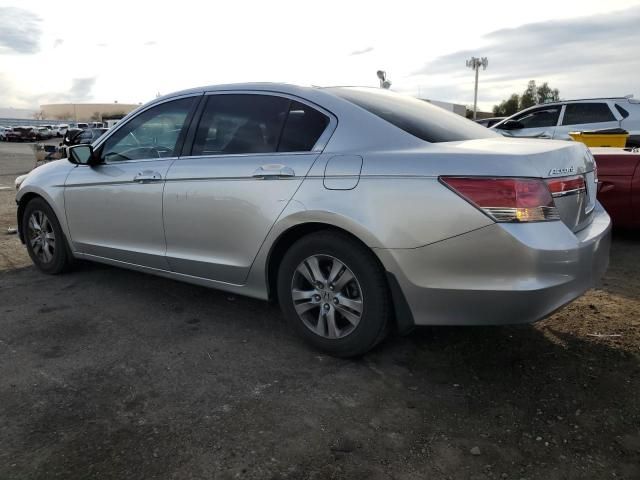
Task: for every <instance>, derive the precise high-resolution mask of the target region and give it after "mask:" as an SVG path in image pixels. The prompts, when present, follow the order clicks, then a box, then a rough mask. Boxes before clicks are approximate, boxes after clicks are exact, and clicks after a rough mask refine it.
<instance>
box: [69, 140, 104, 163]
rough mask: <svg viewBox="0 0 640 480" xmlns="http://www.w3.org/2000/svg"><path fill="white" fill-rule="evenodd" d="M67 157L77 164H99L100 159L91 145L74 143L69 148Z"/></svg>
mask: <svg viewBox="0 0 640 480" xmlns="http://www.w3.org/2000/svg"><path fill="white" fill-rule="evenodd" d="M67 157H68V159H69V161H70V162H71V163H75V164H76V165H90V166H91V165H97V164H98V163H100V160H99V159H98V158H96V156H95V155H94V153H93V147H92V146H91V145H74V146H72V147H69V148H68V149H67Z"/></svg>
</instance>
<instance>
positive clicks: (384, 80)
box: [376, 70, 391, 89]
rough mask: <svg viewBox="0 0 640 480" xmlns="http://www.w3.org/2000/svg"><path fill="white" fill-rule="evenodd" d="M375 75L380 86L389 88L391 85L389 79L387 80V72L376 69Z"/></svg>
mask: <svg viewBox="0 0 640 480" xmlns="http://www.w3.org/2000/svg"><path fill="white" fill-rule="evenodd" d="M376 75H377V76H378V80H380V88H386V89H389V87H391V80H387V72H385V71H384V70H378V71H377V72H376Z"/></svg>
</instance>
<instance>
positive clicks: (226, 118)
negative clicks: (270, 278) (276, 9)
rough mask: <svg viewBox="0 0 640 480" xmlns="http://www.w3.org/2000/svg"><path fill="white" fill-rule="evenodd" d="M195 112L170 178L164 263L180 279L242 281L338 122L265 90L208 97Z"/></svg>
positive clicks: (315, 109)
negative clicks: (187, 140) (189, 143)
mask: <svg viewBox="0 0 640 480" xmlns="http://www.w3.org/2000/svg"><path fill="white" fill-rule="evenodd" d="M199 115H200V120H199V123H198V125H197V127H196V128H194V130H193V131H192V132H190V134H189V137H191V136H193V139H194V140H193V144H192V146H191V147H190V148H187V151H186V152H183V156H182V157H181V158H180V159H178V160H177V161H176V162H175V163H174V164H173V165H172V166H171V168H170V169H169V172H168V174H167V183H166V187H165V192H164V223H165V234H166V239H167V260H168V262H169V265H170V266H171V269H172V270H174V271H176V272H179V273H182V274H186V275H192V276H196V277H201V278H207V279H211V280H217V281H221V282H226V283H232V284H242V283H244V281H245V279H246V277H247V275H248V273H249V269H250V267H251V264H252V263H253V260H254V258H255V256H256V254H257V252H258V250H259V248H260V246H261V245H262V242H263V241H264V239H265V238H266V236H267V234H268V232H269V230H270V229H271V227H272V226H273V224H274V223H275V221H276V219H277V218H278V216H279V215H280V213H281V212H282V210H283V209H284V208H285V207H286V205H287V203H288V202H289V200H290V199H291V197H292V196H293V194H294V193H295V191H296V190H297V189H298V187H299V186H300V183H301V182H302V181H303V179H304V177H305V176H306V174H307V172H308V171H309V169H310V168H311V166H312V164H313V162H314V161H315V159H316V158H317V156H318V155H319V154H320V152H321V151H322V148H323V147H324V145H325V144H326V142H327V140H328V138H329V136H330V135H331V132H332V131H333V128H335V125H336V120H335V118H334V117H333V116H332V115H330V114H329V113H328V112H325V111H323V110H321V109H320V108H318V107H316V106H312V105H310V104H307V103H305V102H304V101H302V100H299V99H294V98H292V97H287V96H285V95H279V94H272V93H265V92H246V93H230V92H220V93H212V94H209V95H208V96H207V98H206V103H204V102H203V108H202V111H201V113H200V114H199Z"/></svg>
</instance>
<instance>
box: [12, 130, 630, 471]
mask: <svg viewBox="0 0 640 480" xmlns="http://www.w3.org/2000/svg"><path fill="white" fill-rule="evenodd" d="M32 162H33V158H32V154H31V153H30V151H29V149H28V146H27V145H16V144H6V143H5V144H0V185H4V186H12V184H13V179H14V178H15V176H16V175H17V174H20V173H23V172H26V171H27V170H28V169H29V167H30V166H31V164H32ZM0 188H1V187H0ZM13 198H14V192H13V190H12V189H8V190H1V189H0V378H1V379H2V381H1V382H0V478H1V479H3V480H7V479H25V478H29V479H52V478H64V479H90V478H100V479H129V478H132V479H133V478H135V479H142V478H144V479H150V478H162V479H187V478H189V479H191V478H193V479H196V478H197V479H231V478H256V479H285V478H289V479H306V478H309V479H343V478H344V479H397V480H409V479H426V478H430V479H431V478H433V479H447V478H451V479H487V478H497V479H544V480H551V479H585V478H589V479H605V478H626V479H638V478H640V361H639V360H640V235H637V234H635V235H634V234H621V233H618V234H616V236H615V239H614V243H613V250H612V255H611V267H610V269H609V272H608V274H607V276H606V278H605V280H604V282H603V283H602V285H601V286H600V288H598V289H594V290H592V291H590V292H589V293H588V294H587V295H585V296H584V297H582V298H581V299H579V300H577V301H576V302H574V303H573V304H571V305H569V306H567V307H565V308H564V309H562V310H561V311H560V312H558V313H557V314H555V315H554V316H553V317H551V318H549V319H547V320H545V321H543V322H540V323H538V324H537V325H535V326H523V327H503V328H428V329H421V330H419V331H417V332H414V333H412V334H411V335H409V336H407V337H402V338H398V337H395V338H391V339H389V340H388V341H387V342H385V343H384V344H383V345H382V346H381V347H379V348H378V349H376V350H375V351H374V352H372V353H371V354H369V355H367V356H366V357H365V358H363V359H360V360H357V361H345V360H337V359H334V358H330V357H327V356H323V355H319V354H318V353H316V352H313V351H310V350H309V349H308V348H307V347H305V346H304V345H303V344H302V343H301V342H300V341H299V340H298V339H297V338H295V337H293V336H292V335H291V334H290V333H289V332H288V331H287V329H286V328H285V326H284V323H283V320H282V318H281V315H280V313H279V311H278V309H277V308H275V307H273V306H269V305H267V304H265V303H263V302H259V301H255V300H251V299H247V298H241V297H231V296H229V295H228V294H225V293H221V292H216V291H211V290H206V289H204V288H199V287H195V286H190V285H185V284H180V283H177V282H173V281H170V280H166V279H161V278H155V277H151V276H146V275H143V274H139V273H134V272H129V271H125V270H119V269H115V268H110V267H106V266H100V265H90V264H85V265H81V266H80V268H79V269H78V270H76V271H74V272H73V273H70V274H66V275H63V276H59V277H47V276H45V275H42V274H40V273H38V272H37V271H36V270H35V269H34V268H33V267H32V266H31V264H30V262H29V261H28V257H27V255H26V253H25V250H24V249H23V248H22V246H21V245H20V244H19V241H18V239H17V237H16V236H15V235H12V236H9V235H5V232H6V229H7V227H9V226H12V225H15V218H14V216H15V205H14V200H13ZM597 335H605V336H597ZM609 335H612V336H609Z"/></svg>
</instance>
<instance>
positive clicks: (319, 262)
mask: <svg viewBox="0 0 640 480" xmlns="http://www.w3.org/2000/svg"><path fill="white" fill-rule="evenodd" d="M596 183H597V179H596V170H595V165H594V160H593V156H592V155H591V154H590V153H589V151H588V150H587V149H586V148H585V146H584V145H582V144H581V143H576V142H562V141H540V140H534V139H517V138H505V137H502V136H501V135H498V134H497V133H495V132H493V131H491V130H488V129H486V128H484V127H482V126H480V125H476V124H475V123H473V122H471V121H469V120H466V119H464V118H462V117H460V116H457V115H455V114H453V113H450V112H447V111H445V110H443V109H441V108H439V107H437V106H434V105H431V104H429V103H427V102H423V101H421V100H417V99H415V98H411V97H408V96H403V95H400V94H397V93H393V92H390V91H387V90H384V89H371V88H355V87H331V88H318V87H308V88H307V87H298V86H292V85H282V84H242V85H222V86H212V87H205V88H196V89H192V90H187V91H182V92H178V93H175V94H172V95H168V96H165V97H162V98H158V99H155V100H154V101H152V102H151V103H149V104H147V105H144V106H142V107H140V108H139V109H137V110H136V111H134V112H132V113H130V114H129V115H128V116H127V117H126V118H125V119H123V120H122V121H121V122H119V123H118V125H116V126H115V127H114V128H113V129H111V130H110V131H109V132H107V133H106V134H105V135H103V136H101V137H100V138H99V139H97V140H96V141H95V142H94V143H93V144H92V145H78V146H74V147H71V148H70V149H69V158H68V159H65V160H59V161H55V162H51V163H49V164H47V165H44V166H42V167H40V168H37V169H35V170H34V171H33V172H31V173H30V174H29V175H28V176H27V178H26V179H25V180H24V181H23V182H22V184H21V186H20V188H19V190H18V192H17V202H18V223H19V233H20V238H21V239H22V241H23V242H24V243H25V244H26V248H27V250H28V253H29V255H30V257H31V259H32V260H33V262H34V264H35V265H36V266H37V267H38V268H39V269H40V270H42V271H43V272H45V273H48V274H57V273H60V272H62V271H64V270H66V269H68V268H69V266H71V265H72V261H73V260H74V259H85V260H93V261H97V262H103V263H107V264H111V265H116V266H121V267H125V268H131V269H134V270H138V271H142V272H147V273H152V274H156V275H162V276H165V277H169V278H173V279H177V280H183V281H186V282H191V283H194V284H198V285H203V286H207V287H213V288H217V289H221V290H226V291H229V292H233V293H237V294H243V295H248V296H251V297H256V298H260V299H264V300H269V299H273V300H276V299H277V300H278V301H279V303H280V305H281V308H282V311H283V312H284V316H285V317H286V319H287V320H288V322H289V323H290V325H291V327H292V328H293V329H294V330H295V331H297V332H298V333H299V334H300V335H301V336H302V337H303V338H304V339H306V340H307V341H308V342H310V343H311V344H312V345H313V346H315V347H316V348H319V349H321V350H323V351H325V352H327V353H330V354H333V355H337V356H354V355H360V354H363V353H364V352H366V351H368V350H369V349H371V348H372V347H373V346H374V345H376V344H377V343H378V342H380V341H381V340H382V339H383V338H384V337H385V335H386V333H387V332H388V331H389V330H390V329H392V328H394V329H397V330H399V331H401V332H404V331H408V330H410V329H411V328H412V327H413V326H414V325H488V324H493V325H496V324H512V323H530V322H535V321H537V320H540V319H542V318H544V317H545V316H547V315H549V314H550V313H552V312H553V311H554V310H556V309H558V308H560V307H561V306H563V305H565V304H566V303H568V302H570V301H571V300H573V299H575V298H576V297H578V296H579V295H581V294H582V293H583V292H585V290H587V289H588V288H590V287H591V286H592V285H594V282H596V281H597V280H598V278H599V277H601V276H602V274H603V273H604V271H605V269H606V267H607V264H608V256H609V243H610V240H609V237H610V233H609V232H610V219H609V216H608V215H607V213H606V212H605V211H604V209H603V208H602V207H601V205H600V204H599V203H598V202H597V201H596Z"/></svg>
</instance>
